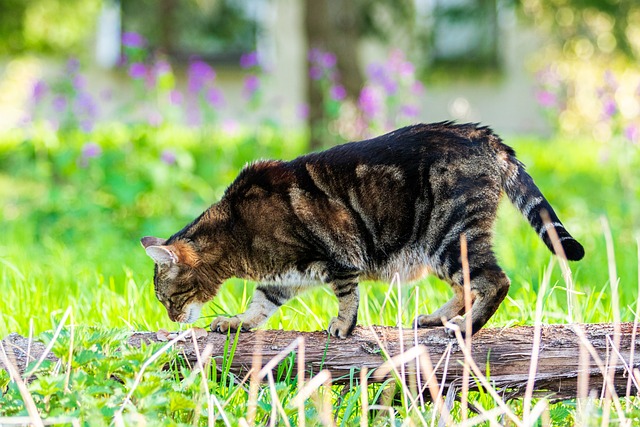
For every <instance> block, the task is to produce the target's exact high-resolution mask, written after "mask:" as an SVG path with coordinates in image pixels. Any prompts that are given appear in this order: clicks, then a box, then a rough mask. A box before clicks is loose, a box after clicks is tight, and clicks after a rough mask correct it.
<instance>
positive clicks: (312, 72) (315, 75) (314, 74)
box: [309, 65, 322, 80]
mask: <svg viewBox="0 0 640 427" xmlns="http://www.w3.org/2000/svg"><path fill="white" fill-rule="evenodd" d="M309 77H311V80H320V79H321V78H322V68H320V67H316V66H315V65H313V66H311V67H310V68H309Z"/></svg>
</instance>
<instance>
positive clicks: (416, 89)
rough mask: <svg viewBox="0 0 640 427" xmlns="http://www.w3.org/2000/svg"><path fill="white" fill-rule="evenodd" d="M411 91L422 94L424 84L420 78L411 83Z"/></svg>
mask: <svg viewBox="0 0 640 427" xmlns="http://www.w3.org/2000/svg"><path fill="white" fill-rule="evenodd" d="M411 91H412V92H413V93H414V94H415V95H422V94H423V93H424V85H423V84H422V82H421V81H420V80H416V81H415V82H413V84H412V85H411Z"/></svg>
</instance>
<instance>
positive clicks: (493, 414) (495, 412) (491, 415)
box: [457, 408, 504, 427]
mask: <svg viewBox="0 0 640 427" xmlns="http://www.w3.org/2000/svg"><path fill="white" fill-rule="evenodd" d="M477 409H479V410H480V412H481V413H480V415H477V416H475V417H473V418H469V419H467V420H465V421H463V422H461V423H460V424H458V425H457V427H472V426H476V425H478V424H482V423H486V422H487V421H488V422H489V424H490V425H492V426H494V425H500V424H499V423H497V422H496V421H495V420H496V419H497V418H498V417H499V416H501V415H503V414H504V411H503V410H502V408H493V409H489V410H488V411H484V410H482V409H481V408H477Z"/></svg>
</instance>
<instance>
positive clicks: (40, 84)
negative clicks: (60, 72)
mask: <svg viewBox="0 0 640 427" xmlns="http://www.w3.org/2000/svg"><path fill="white" fill-rule="evenodd" d="M48 91H49V86H48V85H47V83H46V82H45V81H44V80H38V81H37V82H36V83H35V84H34V85H33V89H32V92H31V99H32V100H33V102H34V104H37V103H38V102H40V101H42V99H43V98H44V97H45V95H46V94H47V92H48Z"/></svg>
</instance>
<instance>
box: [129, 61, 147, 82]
mask: <svg viewBox="0 0 640 427" xmlns="http://www.w3.org/2000/svg"><path fill="white" fill-rule="evenodd" d="M129 75H130V76H131V77H132V78H134V79H141V78H144V77H145V76H146V75H147V67H145V65H144V64H143V63H141V62H134V63H133V64H131V65H130V66H129Z"/></svg>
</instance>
